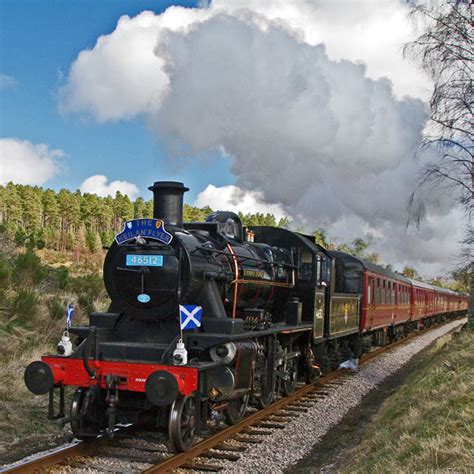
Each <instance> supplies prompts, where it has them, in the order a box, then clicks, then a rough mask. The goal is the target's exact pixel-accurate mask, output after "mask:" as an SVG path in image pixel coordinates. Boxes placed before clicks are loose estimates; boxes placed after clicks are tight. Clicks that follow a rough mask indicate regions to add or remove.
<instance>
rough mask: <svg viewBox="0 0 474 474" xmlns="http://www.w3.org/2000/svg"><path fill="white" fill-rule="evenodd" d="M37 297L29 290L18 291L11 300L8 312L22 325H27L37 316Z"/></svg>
mask: <svg viewBox="0 0 474 474" xmlns="http://www.w3.org/2000/svg"><path fill="white" fill-rule="evenodd" d="M38 300H39V298H38V295H36V294H35V293H34V292H33V291H30V290H24V289H22V290H19V291H18V293H17V294H16V296H15V297H14V298H13V299H12V301H11V305H10V312H11V314H12V316H15V317H16V318H17V319H18V320H19V321H20V322H22V323H29V322H30V321H32V320H34V319H35V318H36V317H37V315H38V302H39V301H38Z"/></svg>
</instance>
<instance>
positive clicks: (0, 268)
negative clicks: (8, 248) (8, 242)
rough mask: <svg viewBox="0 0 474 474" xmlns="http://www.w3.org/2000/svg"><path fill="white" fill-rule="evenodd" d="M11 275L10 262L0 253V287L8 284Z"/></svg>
mask: <svg viewBox="0 0 474 474" xmlns="http://www.w3.org/2000/svg"><path fill="white" fill-rule="evenodd" d="M11 275H12V268H11V263H10V262H9V261H8V260H7V258H6V257H5V256H4V255H3V254H0V288H6V287H7V286H8V284H9V283H10V278H11Z"/></svg>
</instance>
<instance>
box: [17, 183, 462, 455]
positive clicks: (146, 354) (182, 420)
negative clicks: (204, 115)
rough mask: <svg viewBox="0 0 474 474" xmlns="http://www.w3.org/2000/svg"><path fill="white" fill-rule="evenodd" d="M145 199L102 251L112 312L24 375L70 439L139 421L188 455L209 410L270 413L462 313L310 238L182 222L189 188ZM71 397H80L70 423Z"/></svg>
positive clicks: (219, 215)
mask: <svg viewBox="0 0 474 474" xmlns="http://www.w3.org/2000/svg"><path fill="white" fill-rule="evenodd" d="M149 189H150V190H151V191H152V192H153V194H154V217H153V219H135V220H132V221H128V222H126V223H125V225H124V229H123V230H122V232H120V233H119V234H118V235H117V236H116V239H115V241H114V242H113V244H112V245H111V246H110V247H109V249H108V252H107V256H106V258H105V262H104V282H105V287H106V289H107V292H108V294H109V296H110V299H111V304H110V307H109V309H108V311H107V312H104V313H99V312H95V313H92V314H90V316H89V319H90V320H89V326H87V327H71V328H70V333H71V334H72V335H73V338H74V343H75V344H74V346H73V345H72V344H71V343H70V341H69V336H67V337H66V338H64V337H63V340H62V342H61V343H60V344H59V346H58V352H59V354H57V355H48V356H44V357H42V359H41V361H35V362H33V363H31V364H30V365H29V366H28V367H27V368H26V371H25V383H26V385H27V387H28V388H29V390H30V391H31V392H33V393H34V394H37V395H42V394H47V393H48V394H49V413H48V417H49V418H50V419H55V418H60V419H61V420H62V421H63V423H70V425H71V428H72V431H73V433H74V435H75V436H76V437H78V438H88V437H95V436H97V435H98V434H99V433H102V432H106V433H107V434H108V435H109V436H113V433H114V431H115V430H116V428H117V426H120V425H127V424H134V425H137V426H143V427H145V428H146V429H151V430H164V431H167V432H168V434H169V439H170V441H171V444H172V446H173V447H174V449H175V450H176V451H185V450H187V449H189V447H190V446H191V445H192V443H193V439H194V436H195V434H196V433H200V432H203V431H205V430H206V428H207V422H208V421H209V420H210V418H211V416H212V414H215V413H220V414H221V415H222V416H223V417H224V418H225V420H226V422H227V423H228V424H234V423H238V422H239V421H240V420H241V419H242V418H243V417H244V415H245V412H246V409H247V407H248V404H249V403H252V404H254V405H257V406H258V407H265V406H267V405H268V404H270V403H271V402H272V401H273V400H274V399H275V398H276V397H277V396H279V395H280V394H281V395H288V394H290V393H291V392H292V391H294V390H295V386H296V383H297V381H298V380H303V379H304V380H306V382H308V383H310V382H312V381H314V380H315V379H316V378H317V377H318V376H319V375H320V374H323V373H327V372H329V371H331V370H333V369H335V368H337V367H338V366H339V364H340V363H341V362H342V361H344V360H346V359H348V358H357V357H359V356H360V355H361V354H362V353H363V352H364V351H368V350H370V348H371V347H372V346H374V345H382V344H384V343H385V342H386V341H388V340H394V339H398V338H400V337H403V336H404V335H406V334H407V333H408V332H410V331H412V330H414V329H417V328H420V327H422V326H424V325H428V324H431V323H432V322H434V321H441V320H444V319H446V318H448V317H456V316H460V315H462V314H465V313H466V310H467V297H466V295H463V294H458V293H455V292H451V291H449V290H445V289H441V288H436V287H433V286H431V285H426V284H424V283H421V282H416V281H414V280H410V279H407V278H404V277H402V276H401V275H399V274H396V273H393V272H390V271H388V270H386V269H384V268H381V267H378V266H375V265H372V264H370V263H367V262H364V261H362V260H360V259H358V258H356V257H353V256H350V255H348V254H344V253H342V252H334V251H328V250H326V249H324V248H323V247H321V246H319V245H318V244H316V243H315V241H314V238H313V237H311V236H308V235H303V234H301V233H297V232H292V231H289V230H286V229H281V228H274V227H244V226H243V225H242V222H241V220H240V218H239V216H238V215H236V214H234V213H231V212H215V213H213V214H211V215H210V216H209V217H208V218H207V219H206V221H205V222H198V223H183V214H182V210H183V195H184V193H185V192H186V191H188V188H186V187H184V186H183V184H182V183H178V182H155V183H154V185H153V186H151V187H150V188H149ZM183 315H184V316H183ZM183 319H185V320H184V321H183ZM189 323H191V324H189ZM189 327H192V329H189ZM65 387H75V388H76V390H75V392H74V394H73V396H72V401H71V406H70V410H69V412H68V413H66V411H65V393H64V390H65ZM58 395H59V404H58V405H59V409H58V412H57V413H55V408H54V407H55V405H56V402H55V398H57V397H58Z"/></svg>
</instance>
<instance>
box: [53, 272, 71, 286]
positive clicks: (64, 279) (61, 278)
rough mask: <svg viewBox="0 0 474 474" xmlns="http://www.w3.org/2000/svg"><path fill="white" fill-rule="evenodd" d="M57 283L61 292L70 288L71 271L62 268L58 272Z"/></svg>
mask: <svg viewBox="0 0 474 474" xmlns="http://www.w3.org/2000/svg"><path fill="white" fill-rule="evenodd" d="M56 281H57V282H58V288H59V289H60V290H66V289H68V288H69V284H70V281H69V270H68V269H67V268H66V267H60V268H58V269H57V270H56Z"/></svg>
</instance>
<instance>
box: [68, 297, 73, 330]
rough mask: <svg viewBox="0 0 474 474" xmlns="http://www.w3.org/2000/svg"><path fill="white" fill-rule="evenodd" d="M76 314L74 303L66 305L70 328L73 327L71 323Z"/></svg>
mask: <svg viewBox="0 0 474 474" xmlns="http://www.w3.org/2000/svg"><path fill="white" fill-rule="evenodd" d="M73 316H74V308H73V307H72V304H71V303H69V304H68V305H67V306H66V326H67V327H68V328H70V327H71V324H72V317H73Z"/></svg>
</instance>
